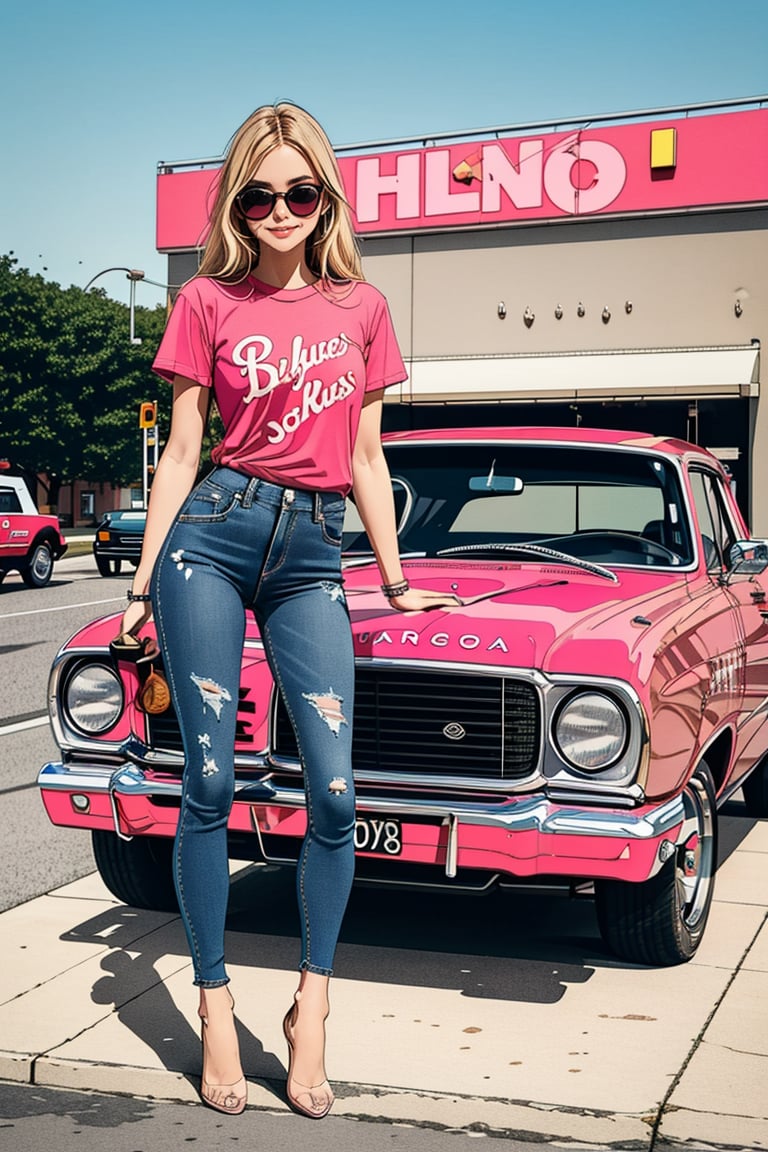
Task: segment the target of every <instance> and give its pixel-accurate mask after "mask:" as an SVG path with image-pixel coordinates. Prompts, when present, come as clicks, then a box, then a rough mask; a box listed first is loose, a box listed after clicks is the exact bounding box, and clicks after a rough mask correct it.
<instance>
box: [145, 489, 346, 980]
mask: <svg viewBox="0 0 768 1152" xmlns="http://www.w3.org/2000/svg"><path fill="white" fill-rule="evenodd" d="M343 518H344V499H343V497H342V496H340V495H339V494H338V493H335V492H323V493H313V492H307V491H302V490H300V489H290V488H280V487H278V486H277V485H275V484H269V483H267V482H266V481H263V480H257V479H255V478H251V477H248V476H245V475H243V474H241V473H239V472H235V471H233V470H232V469H229V468H217V469H215V470H214V471H213V472H212V473H211V474H210V475H209V476H208V477H207V478H206V479H205V480H203V481H202V483H201V484H199V485H198V487H197V488H196V489H195V490H194V491H193V492H192V493H191V495H190V496H189V497H188V499H187V500H186V502H185V503H184V505H183V506H182V508H181V511H180V512H179V514H178V516H177V518H176V521H175V523H174V524H173V526H172V528H171V530H170V532H169V533H168V536H167V538H166V541H165V543H164V545H163V547H162V550H161V552H160V555H159V556H158V560H157V564H156V565H155V570H154V573H153V576H152V589H151V590H152V603H153V609H154V614H155V621H156V624H157V631H158V639H159V642H160V645H161V648H162V653H163V660H164V663H165V669H166V675H167V677H168V682H169V684H170V688H171V693H172V696H173V701H174V705H175V708H176V713H177V715H178V718H179V724H180V726H181V733H182V738H183V742H184V753H185V768H184V783H183V789H182V800H181V812H180V815H179V825H178V831H177V834H176V854H175V881H176V890H177V893H178V898H179V908H180V909H181V916H182V919H183V922H184V926H185V929H186V932H187V939H188V942H189V948H190V953H191V955H192V960H193V964H194V972H195V984H198V985H200V986H202V987H205V988H214V987H217V986H218V985H220V984H225V983H227V980H228V977H227V974H226V971H225V968H224V921H225V916H226V911H227V896H228V891H229V871H228V861H227V817H228V815H229V812H230V808H231V806H232V799H233V795H234V743H235V724H236V716H237V702H238V690H239V687H240V660H241V653H242V648H243V639H244V634H245V609H246V608H248V607H252V608H253V610H254V613H255V616H256V620H257V623H258V625H259V629H260V631H261V637H262V639H263V641H264V648H265V652H266V656H267V660H268V662H269V665H270V668H271V670H272V675H273V676H274V678H275V681H276V682H277V684H278V685H279V687H280V690H281V692H282V694H283V698H284V700H285V704H286V708H287V710H288V714H289V716H290V718H291V721H292V722H293V726H294V729H295V732H296V737H297V742H298V747H299V750H300V752H301V758H302V764H303V768H304V784H305V790H306V796H307V809H308V812H307V835H306V838H305V840H304V843H303V845H302V849H301V855H300V858H299V862H298V868H297V890H298V899H299V909H300V913H301V933H302V959H301V965H300V967H301V968H304V969H307V970H308V971H310V972H319V973H322V974H325V975H330V974H331V969H332V965H333V955H334V951H335V948H336V941H337V939H338V934H339V929H340V927H341V921H342V917H343V915H344V910H345V908H346V905H347V899H348V897H349V891H350V887H351V884H352V876H353V872H354V823H355V796H354V784H353V780H352V769H351V747H352V710H353V696H354V661H353V654H352V636H351V630H350V625H349V615H348V612H347V606H346V602H345V599H344V593H343V590H342V585H341V564H340V557H341V547H340V545H341V530H342V523H343Z"/></svg>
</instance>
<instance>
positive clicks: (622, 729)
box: [554, 692, 627, 772]
mask: <svg viewBox="0 0 768 1152" xmlns="http://www.w3.org/2000/svg"><path fill="white" fill-rule="evenodd" d="M554 735H555V740H556V742H557V747H558V749H559V751H560V755H561V756H562V757H563V758H564V759H565V760H567V761H568V762H569V763H570V764H573V766H574V767H575V768H579V769H581V771H582V772H600V771H602V770H603V769H604V768H610V766H611V764H615V763H616V761H617V760H618V759H619V757H620V756H621V754H622V752H623V751H624V748H625V746H626V743H627V721H626V717H625V715H624V712H623V711H622V709H621V708H620V707H619V705H618V704H617V703H616V701H615V700H612V699H611V697H610V696H604V695H603V694H602V693H600V692H581V693H579V695H578V696H572V697H571V699H570V700H568V702H567V703H566V704H565V706H564V707H563V708H561V710H560V713H559V715H558V717H557V721H556V723H555V733H554Z"/></svg>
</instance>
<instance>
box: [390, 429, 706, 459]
mask: <svg viewBox="0 0 768 1152" xmlns="http://www.w3.org/2000/svg"><path fill="white" fill-rule="evenodd" d="M383 439H384V441H385V442H386V443H389V444H391V443H417V442H422V443H423V442H424V441H440V440H442V441H446V442H449V443H452V444H455V443H468V444H472V443H475V444H477V443H487V442H488V441H490V442H492V443H497V444H498V443H499V442H505V443H517V444H557V445H561V446H562V445H568V446H574V447H615V448H629V449H646V450H648V451H651V450H653V451H655V452H661V453H663V454H665V455H671V456H680V457H686V458H690V457H692V456H698V457H700V458H704V459H706V460H708V461H709V462H710V463H712V462H714V461H716V458H715V457H714V456H713V455H712V454H711V453H710V452H708V451H707V450H706V448H702V447H700V446H699V445H697V444H690V443H688V441H686V440H678V439H676V438H675V437H672V436H658V435H653V434H652V433H649V432H637V431H634V432H633V431H626V430H619V429H614V428H583V427H579V428H566V427H553V428H551V427H546V428H544V427H532V426H520V427H517V426H505V427H501V428H429V429H424V430H423V431H412V432H387V433H385V434H384V436H383Z"/></svg>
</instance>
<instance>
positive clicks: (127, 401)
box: [0, 255, 171, 505]
mask: <svg viewBox="0 0 768 1152" xmlns="http://www.w3.org/2000/svg"><path fill="white" fill-rule="evenodd" d="M165 320H166V313H165V309H164V308H163V307H161V306H158V307H157V308H154V309H147V308H140V307H139V308H136V314H135V329H136V334H137V336H140V338H141V340H142V343H141V344H140V345H131V344H130V342H129V339H128V336H129V311H128V307H127V305H124V304H121V303H119V302H118V301H115V300H110V299H109V298H108V297H107V295H106V293H105V292H104V290H103V289H97V290H91V291H89V292H84V291H83V290H82V289H80V288H76V287H74V286H73V287H71V288H66V289H62V288H61V287H60V285H58V284H56V283H54V282H52V281H48V280H45V279H44V278H43V277H42V276H39V275H32V274H30V272H29V271H28V270H27V269H25V268H20V267H19V266H18V262H17V261H16V259H15V258H14V257H13V255H5V256H0V458H3V457H4V458H6V459H8V460H10V461H11V462H12V463H13V464H14V465H16V466H18V467H20V468H23V469H24V470H25V471H27V472H29V473H33V474H37V473H41V472H43V473H46V474H47V475H48V477H49V478H50V492H49V502H50V503H51V504H53V505H55V504H56V503H57V500H58V490H59V487H60V485H61V484H64V483H69V482H71V481H72V480H75V479H77V478H83V479H88V480H91V481H95V482H100V481H103V482H106V483H112V484H118V485H124V484H129V483H131V482H133V481H135V480H138V479H139V477H140V475H141V439H140V433H139V428H138V411H139V404H140V402H141V401H142V400H148V399H155V398H156V399H157V400H158V413H159V420H160V425H161V429H162V430H165V431H167V428H168V421H169V418H170V404H171V397H170V389H168V388H166V387H165V386H164V385H163V384H162V382H161V381H160V380H159V379H158V377H157V376H155V375H154V374H153V373H152V371H151V365H152V360H153V358H154V355H155V352H156V350H157V346H158V343H159V341H160V337H161V335H162V332H163V328H164V326H165Z"/></svg>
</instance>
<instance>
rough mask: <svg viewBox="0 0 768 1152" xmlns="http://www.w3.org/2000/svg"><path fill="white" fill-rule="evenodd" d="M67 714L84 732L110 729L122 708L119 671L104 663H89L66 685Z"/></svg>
mask: <svg viewBox="0 0 768 1152" xmlns="http://www.w3.org/2000/svg"><path fill="white" fill-rule="evenodd" d="M65 704H66V710H67V715H68V717H69V719H70V721H71V722H72V724H74V725H75V727H76V728H79V729H80V731H81V732H86V733H89V734H93V735H97V734H99V733H101V732H108V731H109V729H110V728H112V727H113V726H114V725H115V724H116V723H117V721H118V719H119V718H120V713H121V712H122V710H123V688H122V685H121V683H120V678H119V676H118V675H117V673H116V672H114V671H113V670H112V669H111V668H108V667H107V666H106V665H105V664H86V665H85V666H84V667H82V668H79V669H78V670H77V671H76V672H75V674H74V676H72V677H71V678H70V680H69V683H68V684H67V690H66V699H65Z"/></svg>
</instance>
